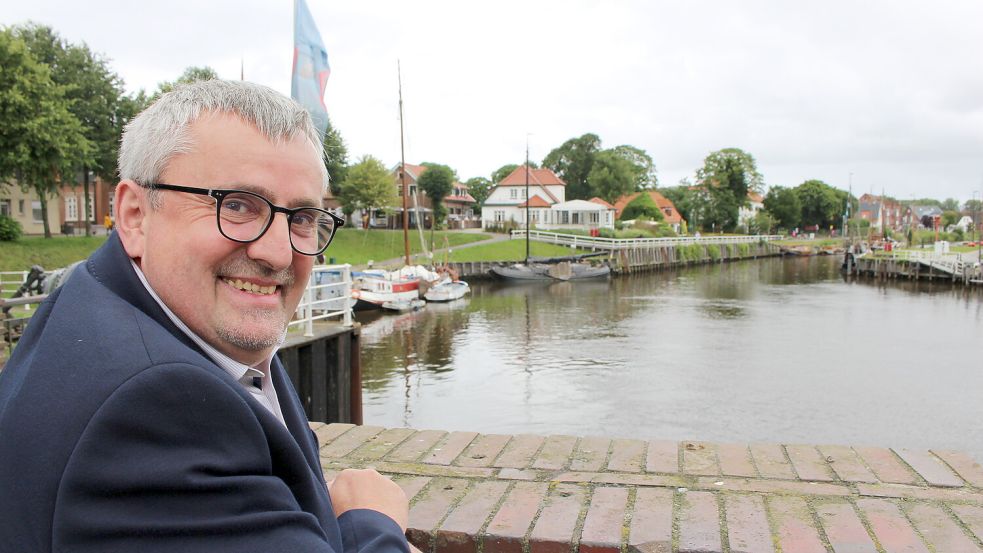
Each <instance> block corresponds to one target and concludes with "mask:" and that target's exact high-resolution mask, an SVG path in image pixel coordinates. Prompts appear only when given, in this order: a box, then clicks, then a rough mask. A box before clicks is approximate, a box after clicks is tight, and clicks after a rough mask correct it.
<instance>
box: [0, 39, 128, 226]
mask: <svg viewBox="0 0 983 553" xmlns="http://www.w3.org/2000/svg"><path fill="white" fill-rule="evenodd" d="M14 33H15V34H16V35H17V36H19V37H20V38H21V39H23V40H24V42H25V44H27V47H28V49H29V50H30V51H31V53H32V54H33V55H34V57H35V58H36V59H37V60H38V61H40V62H41V63H44V64H46V65H47V66H48V67H49V68H50V69H51V79H52V80H53V81H54V82H55V83H56V84H58V85H61V86H63V87H64V89H65V97H66V99H67V100H68V101H69V108H68V109H69V111H71V112H72V114H73V115H74V116H75V117H76V118H77V119H78V120H79V122H80V123H81V124H82V128H83V132H84V134H85V137H86V139H87V140H88V141H89V144H90V145H91V154H92V155H91V157H90V158H89V159H87V160H85V161H84V164H83V165H82V166H81V167H78V169H80V170H81V174H82V183H83V190H84V198H85V205H84V210H83V220H84V221H85V229H86V234H87V235H89V234H91V225H90V223H91V218H92V206H91V205H89V185H90V182H89V174H90V171H91V172H92V173H95V174H96V175H98V176H99V177H101V178H102V179H104V180H112V179H114V178H115V177H116V173H117V169H116V159H117V157H118V155H119V137H120V134H121V133H122V130H123V126H124V125H125V124H126V122H127V121H128V120H129V117H128V115H129V113H128V111H127V110H126V109H125V107H124V106H122V105H121V102H122V98H123V97H124V94H123V81H122V80H121V79H120V78H119V76H118V75H116V73H114V72H113V71H111V70H110V69H109V63H108V61H107V60H106V59H104V58H103V57H102V56H100V55H98V54H95V53H93V52H92V51H91V50H89V47H88V46H86V45H85V44H81V45H76V44H70V43H68V42H66V41H65V40H63V39H62V38H61V37H59V36H58V34H57V33H56V32H54V31H53V30H52V29H51V28H50V27H46V26H41V25H34V24H28V25H25V26H23V27H15V28H14Z"/></svg>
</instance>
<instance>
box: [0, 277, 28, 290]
mask: <svg viewBox="0 0 983 553" xmlns="http://www.w3.org/2000/svg"><path fill="white" fill-rule="evenodd" d="M27 273H28V271H0V294H2V295H6V294H13V293H14V292H16V291H17V289H18V288H20V285H21V284H24V281H25V280H27Z"/></svg>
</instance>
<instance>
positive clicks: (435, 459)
mask: <svg viewBox="0 0 983 553" xmlns="http://www.w3.org/2000/svg"><path fill="white" fill-rule="evenodd" d="M477 436H478V433H477V432H451V433H450V434H448V436H447V438H445V439H444V441H443V442H441V443H440V444H438V445H437V447H435V448H433V449H432V450H431V451H430V453H428V454H427V455H425V456H424V457H423V462H424V463H430V464H432V465H449V464H451V462H453V461H454V459H456V458H457V456H458V455H460V454H461V452H462V451H464V449H465V448H466V447H468V445H469V444H470V443H471V441H472V440H474V439H475V437H477Z"/></svg>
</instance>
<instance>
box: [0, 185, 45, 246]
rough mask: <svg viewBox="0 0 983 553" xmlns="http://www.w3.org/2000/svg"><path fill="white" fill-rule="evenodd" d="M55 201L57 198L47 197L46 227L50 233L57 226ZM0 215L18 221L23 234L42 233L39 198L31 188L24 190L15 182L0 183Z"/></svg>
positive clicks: (42, 222) (42, 221)
mask: <svg viewBox="0 0 983 553" xmlns="http://www.w3.org/2000/svg"><path fill="white" fill-rule="evenodd" d="M57 201H58V199H57V198H48V228H49V229H51V232H52V233H57V232H58V228H59V222H58V221H59V217H58V205H57ZM0 215H6V216H8V217H11V218H12V219H14V220H15V221H17V222H18V223H20V226H21V229H23V231H24V234H44V220H43V219H42V218H41V200H40V199H38V196H37V194H36V193H35V192H34V190H33V189H32V190H28V191H27V192H25V191H23V190H22V189H21V187H20V185H19V184H17V183H12V184H0Z"/></svg>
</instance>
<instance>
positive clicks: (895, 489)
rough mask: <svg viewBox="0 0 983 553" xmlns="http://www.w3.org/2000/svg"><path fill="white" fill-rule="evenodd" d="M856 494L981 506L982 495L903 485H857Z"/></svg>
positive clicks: (964, 489)
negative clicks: (968, 503)
mask: <svg viewBox="0 0 983 553" xmlns="http://www.w3.org/2000/svg"><path fill="white" fill-rule="evenodd" d="M856 486H857V492H859V493H860V495H864V496H868V497H894V498H897V499H924V500H926V501H965V502H972V503H979V504H983V494H981V493H975V492H970V491H967V490H968V488H932V487H928V486H907V485H904V484H863V483H858V484H857V485H856Z"/></svg>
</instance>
